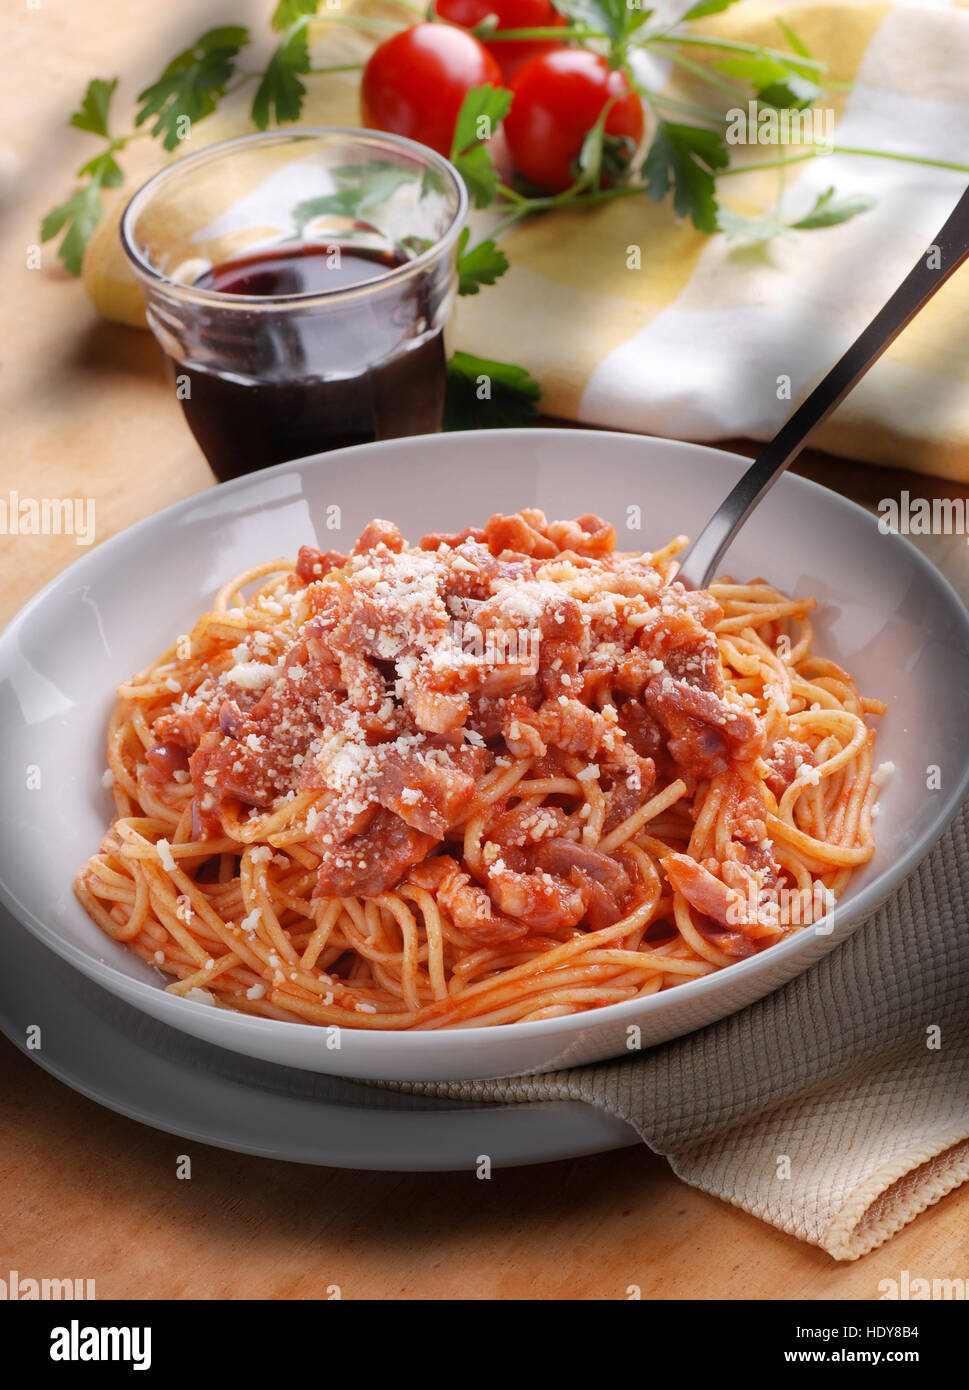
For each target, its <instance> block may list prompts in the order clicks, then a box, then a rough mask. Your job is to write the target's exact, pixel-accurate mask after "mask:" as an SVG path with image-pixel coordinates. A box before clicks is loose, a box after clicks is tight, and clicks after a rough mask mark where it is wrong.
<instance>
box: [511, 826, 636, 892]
mask: <svg viewBox="0 0 969 1390" xmlns="http://www.w3.org/2000/svg"><path fill="white" fill-rule="evenodd" d="M532 858H533V861H534V863H535V865H536V866H537V867H538V868H539V869H545V870H546V871H547V872H548V873H550V874H557V875H558V876H559V878H568V876H569V874H570V873H571V872H572V871H573V869H577V870H579V871H580V872H581V873H583V874H584V875H585V876H586V877H587V878H591V879H594V880H595V881H596V883H601V884H602V886H603V887H604V888H608V889H610V890H611V891H612V892H614V893H628V891H629V877H628V875H627V873H626V870H625V869H624V868H623V866H622V864H620V863H618V862H617V861H616V860H615V859H610V857H609V855H608V854H600V853H599V851H598V850H595V849H590V848H589V846H588V845H583V844H579V843H578V842H577V841H575V840H566V839H564V838H562V837H557V838H555V839H552V840H544V841H543V842H542V843H541V844H540V845H538V846H537V848H536V849H535V851H534V853H533V855H532Z"/></svg>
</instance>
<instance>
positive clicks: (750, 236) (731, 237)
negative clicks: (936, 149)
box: [717, 187, 874, 243]
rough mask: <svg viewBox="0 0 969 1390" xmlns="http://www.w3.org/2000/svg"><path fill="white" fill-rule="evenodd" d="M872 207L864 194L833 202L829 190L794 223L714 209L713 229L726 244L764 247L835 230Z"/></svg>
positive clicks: (773, 216)
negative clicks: (820, 229) (798, 235)
mask: <svg viewBox="0 0 969 1390" xmlns="http://www.w3.org/2000/svg"><path fill="white" fill-rule="evenodd" d="M873 204H874V199H873V198H869V197H868V195H867V194H865V193H854V194H849V195H848V196H846V197H844V198H837V197H836V196H835V190H834V188H833V187H832V188H828V189H826V190H825V191H824V192H823V193H821V194H820V195H819V196H818V198H817V201H816V202H815V204H814V207H813V208H812V209H811V211H810V212H809V213H807V214H806V215H805V216H804V217H802V218H800V219H799V220H798V221H797V222H782V221H781V220H780V218H779V217H778V216H777V214H776V213H775V212H767V213H764V214H763V215H762V216H760V217H741V216H740V214H739V213H736V212H731V211H730V209H729V208H724V207H721V208H718V209H717V226H718V227H719V228H720V231H722V232H723V233H724V234H725V235H726V238H727V240H728V241H747V242H759V243H764V242H768V241H772V240H773V239H774V237H779V236H780V237H789V236H792V235H793V234H794V232H796V231H798V232H803V231H812V230H813V229H814V228H816V227H835V226H837V225H838V223H839V222H848V221H850V219H851V218H852V217H857V216H858V214H859V213H862V212H866V211H867V210H868V208H870V207H872V205H873Z"/></svg>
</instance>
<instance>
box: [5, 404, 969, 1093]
mask: <svg viewBox="0 0 969 1390" xmlns="http://www.w3.org/2000/svg"><path fill="white" fill-rule="evenodd" d="M746 466H747V460H745V459H741V458H739V457H735V456H733V455H728V454H724V453H721V452H719V451H717V450H714V449H709V448H703V447H700V446H697V445H690V444H682V443H677V442H674V441H669V440H661V439H651V438H644V437H642V436H639V435H621V434H607V433H598V432H593V431H577V430H544V429H535V430H509V431H488V432H479V433H471V434H451V435H434V436H421V437H418V438H412V439H397V440H391V441H388V442H385V443H380V444H371V445H367V446H364V447H361V448H354V449H345V450H342V451H340V452H338V453H331V454H323V455H320V456H319V457H316V458H311V459H303V460H298V461H296V462H294V463H287V464H282V465H280V466H279V467H277V468H273V469H269V470H267V471H265V472H262V473H257V474H254V475H252V476H251V477H247V478H240V479H238V480H236V481H235V482H231V483H225V484H222V485H221V486H220V487H218V488H214V489H212V490H211V491H209V492H205V493H202V494H201V495H200V496H198V497H192V498H188V499H187V500H186V501H184V502H180V503H178V504H176V505H175V506H173V507H169V508H168V509H167V510H165V511H163V512H160V513H158V515H156V516H153V517H150V518H149V519H148V520H146V521H143V522H141V523H140V524H139V525H137V526H134V527H132V528H131V529H130V530H128V531H126V532H124V533H123V534H122V535H119V536H115V537H113V538H112V539H111V540H109V541H106V542H105V543H104V544H103V545H101V546H98V547H97V548H95V549H93V550H91V551H90V552H88V553H86V554H84V555H83V557H82V558H81V559H80V560H79V561H78V562H77V563H76V564H75V565H73V566H72V567H71V568H70V569H68V570H66V571H65V572H64V573H63V574H61V575H60V576H58V578H57V579H55V580H54V581H53V583H52V584H50V585H48V586H47V588H46V589H44V590H43V592H42V593H40V594H39V595H38V596H37V597H36V598H35V599H34V600H33V601H32V602H31V603H29V604H28V605H27V607H26V608H25V609H24V610H23V612H22V613H21V614H20V615H19V616H18V617H17V618H15V619H14V621H13V622H12V623H11V624H10V626H9V627H8V628H7V630H6V631H5V633H4V634H3V636H2V637H0V768H2V769H3V778H4V798H3V812H2V815H3V823H2V832H3V833H2V840H0V898H2V899H3V901H4V902H5V903H6V904H7V906H8V907H9V908H10V909H11V910H12V911H13V912H14V914H15V915H16V916H17V917H18V918H19V919H20V920H21V921H22V922H23V923H24V924H25V925H26V926H27V927H28V928H29V929H30V930H31V931H32V932H34V933H35V934H36V935H37V936H38V937H39V938H40V939H41V940H42V941H43V942H45V943H46V944H47V945H48V946H50V947H51V948H52V949H53V950H54V951H56V952H57V953H58V954H59V955H61V956H63V957H64V958H65V959H66V960H68V961H69V962H70V963H71V964H72V965H74V966H76V967H77V968H78V969H79V970H81V971H82V972H83V973H84V974H85V975H88V976H89V977H90V978H91V979H92V980H95V981H96V982H97V983H98V984H100V985H103V986H104V987H105V988H106V989H108V990H110V991H111V992H112V993H114V994H117V995H119V996H120V997H121V998H122V999H125V1000H126V1001H127V1002H128V1003H130V1004H132V1005H134V1006H135V1007H136V1008H139V1009H142V1010H144V1011H145V1012H146V1013H148V1014H151V1015H152V1016H153V1017H154V1018H157V1019H159V1020H161V1021H162V1022H163V1023H167V1024H169V1025H170V1026H172V1027H174V1028H180V1029H182V1030H184V1031H185V1032H187V1033H191V1034H193V1035H194V1036H196V1037H198V1038H202V1039H205V1040H207V1041H209V1042H212V1043H215V1044H216V1045H218V1046H221V1047H224V1048H228V1049H230V1050H232V1051H236V1052H240V1053H243V1054H245V1055H247V1056H249V1057H255V1058H261V1059H264V1060H266V1061H270V1062H277V1063H281V1064H283V1065H285V1066H293V1067H303V1068H306V1069H308V1070H310V1071H319V1072H327V1073H331V1074H335V1075H341V1076H349V1077H372V1078H375V1079H382V1080H456V1079H475V1078H481V1077H492V1076H505V1075H513V1074H516V1073H517V1074H520V1073H526V1072H538V1071H549V1070H554V1069H556V1068H559V1067H566V1066H576V1065H579V1064H582V1063H586V1062H593V1061H598V1060H601V1059H602V1058H605V1057H610V1056H618V1055H621V1054H624V1053H625V1052H626V1044H627V1037H628V1033H627V1029H628V1028H629V1026H630V1025H632V1024H636V1025H638V1027H639V1029H640V1039H641V1043H642V1045H643V1046H650V1045H652V1044H654V1043H658V1042H663V1041H665V1040H667V1039H669V1038H674V1037H679V1036H680V1035H682V1034H684V1033H689V1032H692V1031H693V1030H694V1029H696V1028H700V1027H702V1026H704V1025H705V1024H708V1023H711V1022H713V1021H714V1020H715V1019H718V1018H723V1017H725V1016H726V1015H727V1014H730V1013H733V1012H734V1011H735V1010H737V1009H740V1008H743V1007H744V1006H745V1005H747V1004H750V1003H752V1002H753V1001H754V1000H756V999H760V998H762V997H763V996H764V995H765V994H767V993H769V992H770V991H771V990H774V989H777V988H778V986H780V985H782V984H784V983H786V982H787V981H788V980H790V979H792V978H793V977H794V976H795V975H797V974H799V973H800V972H801V971H803V970H805V969H806V968H807V967H808V966H809V965H811V964H812V963H813V962H814V961H816V960H817V959H818V958H819V957H820V956H822V955H823V954H824V953H825V952H827V951H829V950H830V949H831V948H832V946H834V945H836V944H837V943H838V942H839V941H841V940H843V939H844V938H845V937H846V936H847V935H848V934H849V933H850V932H851V931H852V930H854V928H855V927H856V926H857V925H858V923H859V921H860V920H861V919H862V918H863V917H864V916H865V915H866V914H867V913H868V912H870V911H871V910H872V909H873V908H874V907H875V906H876V905H877V903H878V902H880V901H881V900H882V899H883V898H884V897H885V896H886V895H887V894H888V893H890V892H891V891H892V889H893V888H895V887H896V886H897V884H898V883H899V882H900V881H901V880H902V878H903V877H904V876H905V875H906V874H907V873H909V872H910V871H911V870H912V869H913V868H914V867H915V865H916V864H917V863H918V862H919V860H920V859H921V858H922V857H923V856H924V855H925V853H926V852H927V851H928V850H929V848H930V847H931V845H932V844H933V843H934V841H935V840H936V839H937V837H938V836H939V835H940V834H941V832H942V830H943V828H944V827H945V825H946V824H947V823H948V821H949V820H950V818H951V817H952V815H953V813H954V812H955V809H956V807H957V806H958V804H959V803H960V801H961V800H962V798H963V796H964V795H965V792H966V787H967V784H969V719H967V718H966V704H965V698H966V697H965V692H966V690H967V689H969V615H967V613H966V610H965V609H964V607H963V606H962V604H961V602H960V601H959V599H958V598H957V597H956V595H955V593H954V592H953V590H952V589H951V588H950V586H949V585H948V584H947V583H946V582H945V580H944V579H943V578H942V577H941V576H940V575H939V573H938V571H937V570H935V569H934V568H933V566H932V565H930V564H929V563H928V562H927V561H926V560H925V559H924V558H923V557H922V556H921V555H920V554H919V553H918V552H917V551H916V550H915V549H914V547H912V546H910V545H909V544H908V543H907V542H906V541H904V540H903V539H901V538H900V537H897V536H890V535H883V534H881V532H880V531H879V530H878V526H877V523H876V521H875V519H874V518H873V517H871V516H870V515H869V514H868V513H866V512H864V511H863V510H862V509H861V508H859V507H856V506H855V505H854V504H853V503H850V502H847V501H845V500H844V499H843V498H841V497H839V496H838V495H837V494H836V493H833V492H830V491H828V490H827V489H825V488H821V487H818V486H816V485H815V484H813V483H810V482H806V481H804V480H803V479H801V478H797V477H794V476H786V477H784V478H782V479H781V481H780V482H779V483H778V485H777V486H776V487H775V489H774V490H773V491H772V492H771V493H770V495H769V496H768V497H767V499H766V500H765V501H764V502H763V503H762V504H761V506H760V507H759V508H758V509H757V511H756V512H755V513H754V515H753V516H752V517H751V519H750V521H749V522H748V523H747V525H746V527H745V528H744V530H743V532H742V533H741V535H740V537H739V538H738V540H737V542H736V543H735V545H734V547H733V549H732V550H731V552H730V554H729V556H728V566H729V569H730V571H731V572H732V573H733V574H734V575H735V576H737V577H738V578H743V579H747V578H752V577H755V576H765V577H767V578H768V579H770V580H771V581H772V582H773V583H775V584H777V585H779V586H780V587H781V588H782V589H784V590H786V591H788V592H790V593H793V594H798V595H799V594H814V595H816V597H817V599H818V602H819V605H820V609H819V612H818V614H817V615H816V616H817V621H816V630H817V637H816V643H817V649H818V650H819V651H821V652H823V653H825V654H827V655H830V656H832V657H833V658H834V659H835V660H837V661H840V662H841V663H842V664H843V665H845V666H846V667H848V669H849V670H851V671H852V672H853V673H854V675H855V676H856V677H857V679H858V681H859V683H860V685H861V688H862V689H863V690H864V691H865V692H866V693H868V694H871V695H878V696H881V697H882V698H883V699H885V700H886V701H887V702H888V706H889V709H888V713H887V715H886V716H885V717H884V718H883V719H882V720H881V721H879V734H878V746H877V758H878V760H879V761H892V762H894V763H895V764H896V767H897V769H898V771H897V773H896V775H895V777H894V778H893V779H892V781H891V782H890V783H889V784H888V786H887V787H886V788H885V791H884V793H883V795H882V809H881V814H880V816H879V819H878V821H877V822H876V830H877V839H878V848H877V853H876V855H875V858H874V860H873V861H872V862H871V863H870V864H868V865H867V866H866V867H865V868H864V870H862V872H860V873H859V874H858V875H857V877H856V878H855V879H854V880H853V882H852V885H851V888H850V891H849V892H848V893H847V894H846V895H845V897H844V898H843V899H842V900H841V902H840V903H839V904H838V906H837V908H836V909H835V912H834V913H833V923H832V921H831V920H830V919H829V920H828V921H827V922H826V923H824V924H822V925H823V926H833V930H831V931H829V932H819V931H817V930H816V929H813V928H812V929H807V930H804V931H802V932H799V933H795V934H794V935H792V936H791V937H789V938H788V939H787V940H786V941H783V942H781V943H779V944H778V945H776V946H772V947H771V948H769V949H768V950H766V951H764V952H763V953H762V954H761V955H758V956H755V957H752V958H751V959H749V960H746V961H742V962H740V963H738V964H736V965H733V966H730V967H728V968H727V969H726V970H723V971H718V972H717V973H715V974H713V975H708V976H705V977H703V978H701V979H698V980H694V981H691V982H689V983H687V984H684V985H680V986H678V987H676V988H674V989H671V990H667V991H664V992H663V993H662V994H657V995H652V996H650V997H649V998H646V999H640V1000H629V1001H627V1002H625V1003H622V1004H613V1005H609V1006H608V1007H606V1008H602V1009H596V1010H592V1011H590V1012H588V1013H583V1014H579V1015H575V1016H573V1017H568V1018H554V1019H547V1020H541V1021H537V1022H530V1023H518V1024H509V1025H505V1026H503V1027H487V1028H461V1029H448V1030H447V1031H434V1032H409V1033H379V1032H366V1031H362V1030H361V1031H359V1032H357V1031H354V1030H352V1029H344V1030H343V1031H342V1035H341V1044H342V1045H341V1047H340V1049H339V1050H335V1049H330V1048H327V1046H326V1030H324V1029H319V1028H314V1027H312V1026H310V1025H306V1024H297V1023H283V1022H278V1021H275V1020H269V1019H263V1018H256V1017H249V1016H247V1015H244V1014H234V1013H231V1012H228V1011H226V1010H222V1009H214V1008H212V1007H210V1006H208V1005H205V1004H202V1003H196V1002H194V1001H191V1000H185V999H179V998H176V997H175V996H173V995H170V994H167V993H166V992H165V990H164V980H163V978H162V976H161V975H160V974H159V973H158V972H157V971H155V970H153V969H152V968H151V967H149V966H147V965H145V964H144V963H143V962H142V961H140V960H139V959H138V958H137V957H136V956H134V955H132V954H131V953H129V952H128V951H126V950H125V948H124V947H123V946H122V945H119V944H118V943H115V942H112V941H110V940H108V939H107V938H106V937H105V936H104V935H103V934H102V933H101V932H100V931H99V929H98V928H97V927H96V926H95V925H94V924H93V923H92V922H91V921H90V920H89V919H88V917H87V916H86V915H85V913H84V912H83V911H82V909H81V907H80V906H79V904H78V903H77V902H76V900H75V898H74V895H73V892H72V890H71V882H72V879H73V876H74V873H75V871H76V870H77V868H78V866H79V865H81V864H83V863H84V862H85V860H86V859H87V858H88V857H89V855H90V854H91V853H92V851H93V850H94V849H95V848H96V847H97V845H98V843H99V841H100V838H101V835H102V833H103V831H104V828H105V825H106V824H107V822H108V820H109V819H110V815H111V811H112V803H111V799H110V796H109V794H108V792H107V791H105V790H104V789H103V788H102V786H101V774H102V772H103V770H104V766H105V754H104V732H105V725H106V721H107V718H108V714H109V711H110V709H111V706H112V703H113V699H114V696H113V691H114V687H115V685H116V684H117V683H118V682H119V681H120V680H123V679H126V678H127V677H128V676H130V675H131V674H132V673H133V672H134V671H136V670H138V669H139V668H140V667H142V666H143V665H144V664H145V663H146V662H147V661H149V660H150V659H151V658H152V657H153V656H154V655H155V654H156V653H157V652H158V651H159V650H161V649H162V648H163V647H165V646H167V645H168V644H169V643H170V642H171V641H172V640H173V639H174V637H176V636H177V635H178V634H179V633H181V632H186V631H188V630H189V628H190V627H191V626H192V624H193V622H194V620H195V618H196V617H197V616H198V614H199V613H201V612H202V611H204V610H205V609H206V608H208V607H209V605H210V602H211V599H212V596H213V594H214V593H215V591H216V589H217V588H218V587H219V586H220V585H221V584H222V583H223V582H224V580H225V579H226V578H227V577H229V576H231V575H232V574H235V573H236V572H238V571H240V570H242V569H245V568H246V567H247V566H249V565H253V564H255V563H258V562H260V561H263V560H266V559H270V558H275V557H276V556H279V555H293V554H295V552H296V550H297V548H298V546H300V545H301V544H304V543H307V542H308V543H313V542H314V541H316V542H318V543H319V544H320V545H321V546H322V547H323V548H324V549H329V548H331V547H335V548H337V549H339V548H341V547H344V548H348V547H349V546H350V544H351V543H352V541H353V540H354V539H355V537H356V536H357V534H358V533H359V532H360V531H361V530H362V528H363V526H364V525H365V524H366V522H367V521H369V520H370V519H371V517H372V516H374V515H378V516H385V517H389V518H391V519H392V520H394V521H396V522H397V523H398V524H399V525H400V527H401V529H402V530H403V532H404V534H405V535H406V536H408V537H409V538H410V539H411V540H416V539H417V538H418V537H419V536H420V535H421V534H422V533H423V532H425V531H440V530H444V531H453V530H459V529H461V528H462V527H464V526H466V525H468V524H469V523H480V522H482V521H484V520H485V519H486V518H487V517H488V516H489V515H490V514H491V513H492V512H494V511H499V510H500V511H514V510H516V509H518V508H519V507H541V508H543V509H544V511H545V512H546V513H548V514H549V516H551V517H573V516H578V515H581V514H582V513H584V512H590V511H594V512H598V513H600V514H601V515H603V516H605V517H607V518H608V519H609V520H610V521H612V522H613V524H614V525H615V526H616V530H617V532H618V537H619V545H620V547H623V548H629V549H649V548H651V547H655V546H657V545H660V544H662V543H663V542H664V541H666V540H667V539H668V538H669V537H670V536H671V535H673V534H675V533H677V532H681V531H683V532H686V533H687V534H694V535H695V534H696V532H697V530H698V528H699V527H700V526H701V525H702V524H703V522H704V521H705V520H706V518H707V516H708V514H709V512H710V511H711V509H712V507H713V505H714V504H715V503H716V502H717V501H719V499H720V498H721V497H722V496H723V495H724V493H725V492H726V490H727V488H728V487H729V486H730V485H731V484H732V483H733V481H734V480H735V479H736V478H737V476H738V475H739V473H740V472H741V471H742V470H743V469H744V468H745V467H746ZM334 508H338V509H339V510H338V511H334V510H333V509H334ZM327 518H329V519H330V521H331V522H332V521H333V520H335V519H337V518H338V519H339V523H340V528H341V529H339V530H330V529H327V527H326V522H327ZM636 523H640V524H639V525H638V527H637V526H636ZM630 527H632V529H630ZM28 768H33V769H36V772H35V773H34V774H33V775H31V776H28ZM933 768H936V769H938V772H937V773H931V772H930V769H933ZM37 772H39V776H40V786H39V787H36V785H35V784H36V781H37V776H36V773H37ZM912 929H913V930H916V929H917V926H916V924H914V923H913V926H912Z"/></svg>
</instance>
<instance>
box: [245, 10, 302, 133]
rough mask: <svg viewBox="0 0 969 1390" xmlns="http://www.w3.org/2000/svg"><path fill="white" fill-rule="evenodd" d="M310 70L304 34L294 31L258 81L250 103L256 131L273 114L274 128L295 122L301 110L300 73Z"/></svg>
mask: <svg viewBox="0 0 969 1390" xmlns="http://www.w3.org/2000/svg"><path fill="white" fill-rule="evenodd" d="M309 70H310V50H309V45H308V44H307V42H306V31H305V30H304V29H298V30H297V31H296V33H294V34H290V36H289V38H287V39H284V40H283V42H282V43H281V44H280V45H279V47H278V48H277V49H276V52H275V53H274V54H273V56H272V57H271V58H270V60H269V66H268V67H267V68H266V71H265V72H264V73H263V76H262V81H261V82H260V83H259V87H258V89H257V91H256V95H255V96H254V97H253V101H252V119H253V121H254V122H255V123H256V125H257V126H258V127H259V129H260V130H265V129H266V127H267V126H268V125H269V119H270V116H271V115H272V114H273V113H275V117H276V123H277V125H281V124H282V123H283V122H284V121H298V120H299V117H300V112H301V111H302V109H303V98H304V97H305V96H306V86H305V84H304V83H302V82H301V81H300V78H299V75H300V73H306V72H309Z"/></svg>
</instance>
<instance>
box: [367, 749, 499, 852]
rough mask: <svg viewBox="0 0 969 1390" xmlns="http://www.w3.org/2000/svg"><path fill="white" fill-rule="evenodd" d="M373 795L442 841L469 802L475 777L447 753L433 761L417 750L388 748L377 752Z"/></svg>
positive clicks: (398, 814) (387, 806)
mask: <svg viewBox="0 0 969 1390" xmlns="http://www.w3.org/2000/svg"><path fill="white" fill-rule="evenodd" d="M433 751H434V750H432V752H433ZM372 795H373V796H374V797H375V798H376V799H377V801H379V802H380V804H381V806H386V808H387V809H388V810H389V811H393V812H394V814H395V815H397V816H399V817H400V818H401V820H402V821H405V822H406V823H407V824H408V825H410V826H413V827H414V829H415V830H421V831H423V832H424V834H425V835H433V836H434V837H435V839H438V840H441V839H443V838H444V836H445V834H446V833H447V831H448V830H449V829H450V828H451V826H452V825H453V824H454V822H455V821H456V820H457V819H458V817H459V816H460V814H461V812H462V811H463V810H464V809H465V808H466V807H467V806H468V805H469V804H470V802H471V799H472V797H473V796H474V778H473V777H470V776H468V774H467V773H465V772H461V771H459V770H458V769H457V768H456V767H455V766H454V764H453V763H452V762H451V760H450V758H449V757H447V755H446V754H445V755H444V760H442V761H436V760H434V759H433V758H431V757H427V756H426V755H424V754H422V753H421V752H419V751H418V750H417V749H413V750H410V751H408V752H406V753H401V752H399V751H398V750H397V749H396V748H394V747H391V748H389V749H388V750H387V751H386V752H381V754H380V755H379V771H378V772H377V776H376V779H375V781H374V782H373V784H372Z"/></svg>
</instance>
